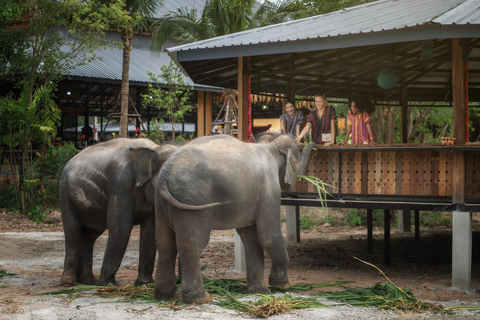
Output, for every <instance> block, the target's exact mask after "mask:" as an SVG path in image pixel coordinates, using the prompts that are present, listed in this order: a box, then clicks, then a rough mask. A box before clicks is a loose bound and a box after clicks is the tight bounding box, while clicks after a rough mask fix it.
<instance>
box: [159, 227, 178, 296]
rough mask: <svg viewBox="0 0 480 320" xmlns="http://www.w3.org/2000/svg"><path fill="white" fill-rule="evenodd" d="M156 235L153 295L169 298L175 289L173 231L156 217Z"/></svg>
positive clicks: (175, 252) (174, 244) (173, 294)
mask: <svg viewBox="0 0 480 320" xmlns="http://www.w3.org/2000/svg"><path fill="white" fill-rule="evenodd" d="M156 235H157V238H156V242H157V250H158V263H157V270H156V273H155V291H154V296H155V299H157V300H170V299H173V298H174V297H175V293H176V291H177V286H176V283H175V260H176V258H177V244H176V241H175V232H174V231H173V230H172V229H171V228H170V227H168V226H167V225H166V224H165V222H163V220H162V219H161V218H157V221H156Z"/></svg>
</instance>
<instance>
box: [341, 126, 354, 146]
mask: <svg viewBox="0 0 480 320" xmlns="http://www.w3.org/2000/svg"><path fill="white" fill-rule="evenodd" d="M350 133H352V125H351V124H349V125H348V126H347V133H345V139H344V140H343V142H340V143H339V144H338V145H339V146H343V145H344V144H345V143H347V140H348V137H349V136H350Z"/></svg>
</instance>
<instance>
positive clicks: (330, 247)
mask: <svg viewBox="0 0 480 320" xmlns="http://www.w3.org/2000/svg"><path fill="white" fill-rule="evenodd" d="M138 235H139V233H138V229H137V228H135V229H134V231H133V232H132V237H131V241H130V244H129V247H128V251H127V253H126V255H125V257H124V260H123V263H122V266H121V270H119V272H118V273H117V281H119V283H120V284H132V283H133V281H134V280H135V278H136V268H137V263H138V261H137V259H138ZM374 235H375V240H374V254H373V255H368V254H367V243H366V229H365V228H362V227H359V228H333V227H331V226H328V225H324V226H315V227H312V228H310V229H308V230H302V233H301V237H302V241H301V242H300V243H288V244H287V249H288V253H289V257H290V266H289V278H290V282H291V284H296V283H321V282H327V281H337V280H346V281H352V283H350V284H348V285H349V286H359V287H366V286H373V285H375V284H376V283H377V282H386V279H385V278H384V277H383V276H382V275H381V274H380V273H379V272H378V271H377V270H375V269H374V268H372V267H371V266H368V265H366V264H363V263H361V262H359V261H357V260H355V259H354V258H353V257H358V258H360V259H362V260H365V261H368V262H369V263H372V264H374V265H376V266H377V267H379V268H380V269H382V270H383V271H384V272H385V273H386V274H387V276H388V277H389V278H390V279H391V280H392V281H393V282H394V283H395V284H397V285H398V286H400V287H402V288H410V289H411V290H412V292H413V294H414V295H415V297H416V298H418V299H421V300H426V301H429V302H435V303H438V304H442V305H448V306H451V305H473V306H477V307H479V306H480V303H479V302H480V293H479V292H478V290H477V288H480V261H479V259H478V254H474V257H473V274H472V285H473V286H472V289H471V290H470V291H469V292H461V291H458V290H455V289H452V288H450V284H451V261H450V260H451V230H448V229H422V230H421V240H420V243H415V239H414V235H413V234H409V233H406V234H399V233H397V232H396V230H392V239H391V265H390V266H385V265H384V264H383V241H382V239H383V230H382V229H381V228H376V229H375V232H374ZM106 239H107V235H103V236H101V238H100V239H99V240H98V241H97V244H96V246H95V254H94V272H95V273H96V274H97V275H98V273H99V270H100V266H101V263H102V258H103V250H104V248H105V244H106ZM479 244H480V232H474V253H475V252H478V249H479V248H478V246H479ZM233 248H234V245H233V231H231V230H228V231H215V232H214V233H213V234H212V238H211V241H210V244H209V245H208V246H207V248H206V249H205V251H204V253H203V256H202V262H203V263H206V264H209V265H211V267H209V268H207V269H206V270H205V272H204V273H205V274H206V275H209V276H212V277H216V278H244V277H245V275H244V274H238V273H235V272H234V270H233V269H234V251H233ZM63 257H64V242H63V233H62V227H61V224H60V223H57V224H49V225H36V224H34V223H32V222H30V221H28V220H26V219H25V218H24V217H23V216H21V215H19V214H16V213H10V212H4V213H2V212H1V211H0V270H6V271H7V272H10V273H14V274H16V275H15V276H11V277H5V278H3V279H1V278H0V320H4V319H130V318H131V319H167V318H168V319H194V318H195V319H197V318H201V319H230V318H231V319H237V318H238V319H239V318H245V317H246V318H250V317H251V316H249V315H239V314H237V313H235V312H233V311H230V310H227V309H222V308H219V307H217V306H214V305H207V306H203V307H191V308H187V309H184V310H182V311H172V310H171V309H168V308H162V307H159V306H158V305H155V304H141V303H135V304H133V303H125V302H120V301H116V300H112V299H102V298H98V297H96V296H95V297H94V296H92V295H91V294H84V295H80V297H77V298H72V297H69V296H67V295H62V296H45V295H37V294H38V293H44V292H50V291H54V290H58V289H62V288H63V287H61V286H60V276H61V273H62V271H63ZM269 267H270V261H269V259H268V257H266V278H267V277H268V269H269ZM326 290H328V291H332V290H341V288H336V289H335V288H327V289H326ZM72 299H73V300H72ZM115 301H116V302H115ZM324 302H325V303H328V304H330V305H331V304H332V302H326V301H324ZM404 317H407V316H405V315H402V314H399V313H395V312H384V311H378V310H376V309H372V308H352V307H349V306H332V307H329V308H323V309H309V310H302V311H295V312H294V313H292V314H284V315H279V316H275V317H274V319H299V318H301V319H341V318H349V319H350V318H351V319H402V318H404ZM476 317H480V314H476V312H474V311H469V312H466V311H462V312H457V313H456V314H455V315H442V316H439V315H433V314H420V315H418V314H417V315H414V316H413V318H422V319H424V318H431V319H454V318H462V319H464V318H471V319H474V318H476ZM408 318H412V316H408Z"/></svg>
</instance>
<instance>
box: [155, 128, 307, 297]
mask: <svg viewBox="0 0 480 320" xmlns="http://www.w3.org/2000/svg"><path fill="white" fill-rule="evenodd" d="M261 140H262V141H265V142H264V143H257V144H253V143H244V142H241V141H240V140H238V139H236V138H233V137H231V136H226V135H217V136H209V137H201V138H198V139H196V140H194V141H192V142H190V143H189V144H187V145H186V146H184V147H182V148H181V149H179V150H178V151H177V152H175V153H174V154H173V155H172V156H171V157H170V158H169V159H168V160H167V162H166V163H165V164H164V166H163V167H162V169H161V171H160V174H159V178H158V182H157V186H156V189H155V217H156V236H157V238H156V239H157V249H158V255H159V257H158V265H157V270H156V273H155V298H156V299H157V300H164V299H171V298H174V296H175V294H176V286H175V259H176V256H177V253H178V255H179V261H180V262H181V266H180V272H181V275H182V298H183V301H184V302H185V303H206V302H208V301H210V300H211V297H210V295H209V294H208V293H207V292H206V291H205V289H204V287H203V285H202V278H201V272H200V267H201V266H200V255H201V254H202V251H203V249H204V248H205V246H206V245H207V244H208V241H209V238H210V232H211V230H221V229H232V228H235V229H236V230H237V232H238V234H239V235H240V237H241V239H242V242H243V244H244V246H245V255H246V262H247V289H248V292H250V293H256V292H268V291H269V289H268V287H267V286H266V285H265V283H264V279H263V278H264V259H263V252H264V251H263V250H265V251H266V252H267V254H268V255H269V256H270V258H271V259H272V263H273V265H272V268H271V272H270V276H269V284H270V285H271V286H274V287H281V288H282V287H286V286H288V285H289V281H288V277H287V267H288V254H287V250H286V247H285V242H284V240H283V236H282V232H281V228H280V201H281V189H283V190H290V189H291V187H292V186H293V185H294V184H295V182H296V177H297V174H298V173H302V172H303V171H304V170H305V167H306V165H307V162H308V158H309V154H310V151H311V149H312V147H313V146H314V145H315V144H313V143H312V144H310V145H307V147H305V149H304V150H303V152H302V154H300V152H299V150H298V148H297V145H296V143H295V141H294V140H293V139H292V138H291V137H290V136H286V135H282V136H278V137H276V138H274V139H268V137H266V138H265V137H264V138H262V139H261ZM270 140H271V141H270Z"/></svg>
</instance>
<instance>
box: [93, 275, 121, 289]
mask: <svg viewBox="0 0 480 320" xmlns="http://www.w3.org/2000/svg"><path fill="white" fill-rule="evenodd" d="M97 286H104V287H106V286H114V287H118V286H119V284H118V282H117V281H116V280H115V278H114V277H109V278H106V279H102V278H100V279H99V280H98V282H97Z"/></svg>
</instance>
